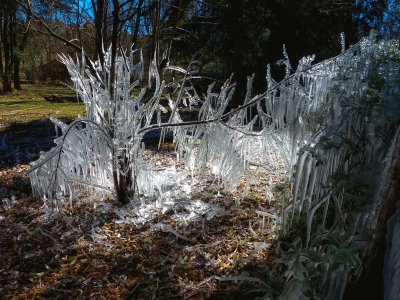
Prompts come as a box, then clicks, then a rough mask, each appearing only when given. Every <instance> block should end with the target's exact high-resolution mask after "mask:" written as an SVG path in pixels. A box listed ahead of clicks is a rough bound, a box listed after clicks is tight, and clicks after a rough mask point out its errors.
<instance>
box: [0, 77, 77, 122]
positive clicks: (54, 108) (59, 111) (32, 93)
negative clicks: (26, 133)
mask: <svg viewBox="0 0 400 300" xmlns="http://www.w3.org/2000/svg"><path fill="white" fill-rule="evenodd" d="M22 88H23V90H22V91H14V92H12V93H8V94H4V95H0V124H8V123H16V122H30V121H34V120H41V119H48V118H49V117H50V116H55V117H57V118H66V119H73V118H75V117H76V116H77V115H78V114H83V112H84V106H83V104H82V103H52V102H49V101H46V100H45V99H44V97H46V96H51V95H74V92H73V91H72V90H71V89H70V88H69V87H66V86H53V85H44V84H35V85H34V84H27V85H23V86H22Z"/></svg>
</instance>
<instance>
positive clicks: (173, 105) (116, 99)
mask: <svg viewBox="0 0 400 300" xmlns="http://www.w3.org/2000/svg"><path fill="white" fill-rule="evenodd" d="M135 56H139V63H135V62H134V58H135ZM61 60H62V61H63V62H64V63H65V65H66V66H67V68H68V71H69V73H70V75H71V79H72V81H73V83H74V89H75V90H76V92H77V93H78V95H79V96H80V97H81V98H82V99H83V102H84V104H85V107H86V113H85V115H84V116H83V117H79V118H78V119H76V120H75V121H74V122H72V123H71V124H70V125H67V124H64V123H63V122H62V121H60V120H57V119H55V118H52V121H53V123H54V124H55V126H56V128H57V127H58V128H60V129H61V131H62V136H61V137H59V138H57V139H56V140H55V144H56V146H55V147H54V148H53V149H51V150H50V151H49V152H47V153H43V154H42V155H41V157H40V158H39V159H38V160H37V161H36V162H34V163H33V164H32V167H31V169H30V171H29V173H30V178H31V182H32V188H33V191H34V194H35V195H39V196H41V197H43V199H44V201H45V206H46V207H51V208H59V201H63V199H65V197H66V196H67V197H69V198H70V199H72V197H74V196H75V195H79V193H80V192H82V191H87V192H90V193H96V192H100V193H101V194H104V192H106V194H111V195H113V196H115V197H116V198H117V199H118V200H119V201H121V202H123V203H125V202H128V201H130V200H131V199H133V198H134V196H135V195H138V194H142V195H145V196H162V195H161V193H163V188H162V186H163V185H164V184H168V182H170V181H171V179H170V178H167V179H165V178H163V176H158V175H155V172H156V170H155V168H154V166H153V164H152V162H151V160H150V159H146V158H145V156H144V146H143V138H144V135H145V134H146V133H147V132H150V131H153V130H160V129H161V130H162V131H161V140H162V139H163V137H164V135H165V134H166V133H167V132H168V131H170V132H172V134H173V137H174V140H175V142H176V144H177V150H178V153H179V157H180V158H182V159H184V160H187V161H188V162H189V163H188V167H189V169H190V170H191V172H192V174H193V175H195V174H196V173H197V172H199V171H200V170H203V169H204V168H206V167H209V166H211V167H212V168H211V169H212V172H213V173H214V174H215V175H217V176H218V177H219V178H221V179H224V180H225V181H226V182H227V183H228V184H229V185H230V186H234V184H236V183H237V181H238V180H239V178H240V176H241V174H243V172H244V168H245V165H246V159H247V157H248V152H249V149H247V150H246V149H245V148H246V147H243V145H247V148H249V145H248V142H247V140H246V139H244V138H243V134H242V133H236V132H234V133H231V130H229V127H227V126H230V125H232V126H236V125H237V124H236V123H238V122H239V123H241V122H242V121H241V120H236V119H235V118H234V117H232V118H229V120H228V121H227V122H226V124H225V125H224V123H223V122H222V119H221V118H222V116H223V115H224V113H225V110H226V107H227V105H228V102H229V99H230V98H231V96H232V94H233V91H234V88H233V85H230V86H227V87H224V88H223V89H222V90H221V92H220V93H215V92H213V90H215V89H213V87H212V86H210V88H209V89H208V91H207V94H206V95H205V96H204V99H201V98H200V97H199V96H198V94H197V92H196V91H195V89H194V88H193V86H192V84H191V83H190V80H191V79H192V78H193V77H194V76H192V75H191V73H190V72H189V71H185V70H183V69H181V68H177V67H173V66H168V67H167V68H166V70H162V73H163V72H166V71H168V69H170V70H174V71H178V72H181V73H183V74H182V77H181V78H179V79H177V80H176V81H174V82H169V83H167V82H166V81H165V80H162V78H161V75H162V74H160V72H161V71H160V70H159V69H158V67H157V66H156V65H155V62H154V61H153V63H152V64H151V65H150V68H149V78H150V79H154V80H149V84H153V86H147V87H143V82H144V70H143V58H142V54H141V53H139V55H138V53H133V52H132V53H126V52H123V53H122V52H120V53H119V55H117V58H116V61H115V76H112V74H111V65H112V61H111V55H110V53H107V55H106V56H105V64H104V66H102V65H100V63H99V62H95V63H94V64H93V63H91V62H90V63H91V64H92V65H93V66H94V72H93V70H90V71H89V68H88V67H87V66H86V62H85V60H84V59H82V60H81V61H80V60H79V59H76V61H74V60H73V59H72V58H71V57H68V56H62V57H61ZM92 69H93V68H92ZM111 80H113V82H111ZM166 87H169V88H171V87H172V88H173V89H175V91H174V92H173V93H172V95H173V96H174V99H171V96H170V94H167V93H165V92H164V91H165V89H166ZM169 91H170V90H169ZM150 93H151V94H150ZM162 98H164V99H165V98H166V99H167V101H168V106H166V105H164V106H163V105H162V104H161V103H160V102H161V101H160V100H161V99H162ZM180 105H184V106H188V107H192V106H200V108H199V109H200V112H199V116H198V120H196V121H193V122H183V121H182V118H181V116H180V112H179V106H180ZM164 114H165V117H163V115H164ZM165 119H166V121H165ZM242 123H243V122H242ZM229 124H230V125H229ZM250 126H251V124H250ZM244 130H247V129H246V128H244ZM221 146H222V147H223V149H224V151H217V150H221V149H220V148H221ZM194 161H197V162H198V163H196V164H195V163H193V162H194ZM164 180H167V182H164ZM172 181H173V180H172Z"/></svg>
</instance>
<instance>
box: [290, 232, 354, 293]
mask: <svg viewBox="0 0 400 300" xmlns="http://www.w3.org/2000/svg"><path fill="white" fill-rule="evenodd" d="M282 262H283V263H284V264H285V265H286V266H287V271H286V273H285V277H286V280H287V282H289V284H290V285H292V286H295V285H296V286H298V287H299V289H300V291H301V292H302V293H303V295H304V297H306V298H307V299H325V298H326V296H327V293H328V289H329V284H330V281H331V280H333V279H334V277H335V276H338V274H342V272H345V273H348V272H349V273H352V274H353V275H358V273H359V271H360V267H361V261H360V259H359V257H358V253H357V250H356V249H354V248H352V247H349V244H348V242H346V241H345V240H344V239H343V238H342V237H341V236H339V235H336V234H334V233H332V232H329V231H327V230H326V229H324V228H323V227H319V228H318V230H317V231H316V232H315V233H314V235H313V237H312V242H311V245H310V247H309V248H307V249H305V248H304V247H303V243H302V240H301V238H296V239H295V240H294V241H293V242H292V243H289V244H288V245H287V251H286V252H285V253H284V256H283V258H282ZM283 298H285V296H284V297H283Z"/></svg>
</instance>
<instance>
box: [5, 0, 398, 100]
mask: <svg viewBox="0 0 400 300" xmlns="http://www.w3.org/2000/svg"><path fill="white" fill-rule="evenodd" d="M399 10H400V4H398V3H397V2H396V1H394V0H387V1H372V0H364V1H361V0H339V1H337V0H324V1H316V0H307V1H295V0H279V1H278V0H273V1H264V0H241V1H237V0H207V1H206V0H200V1H198V0H196V1H193V0H163V1H161V0H132V1H126V0H90V1H89V0H86V1H82V0H69V1H65V0H53V1H45V0H3V1H1V3H0V31H1V35H0V58H1V59H0V76H1V78H2V85H3V91H9V90H11V88H12V84H11V83H12V81H14V87H15V88H20V83H19V82H20V79H19V74H20V73H21V72H23V73H25V74H26V75H27V77H28V78H29V77H32V78H31V79H37V78H34V77H35V74H37V73H38V72H37V70H38V68H39V66H40V65H43V64H45V63H48V62H50V61H52V60H53V59H55V58H57V55H58V54H59V53H60V52H64V53H65V52H68V53H69V54H72V53H73V52H75V51H77V52H81V51H82V49H85V53H86V54H87V56H88V58H91V59H92V60H96V59H98V58H100V61H103V57H102V56H103V55H104V52H105V49H108V48H109V47H111V49H113V52H112V53H116V52H117V51H118V49H120V48H121V47H123V48H126V47H129V46H130V45H131V44H134V47H135V48H138V49H139V48H140V49H143V51H144V53H145V58H146V60H147V61H149V60H150V59H151V58H152V57H153V56H154V55H156V60H157V63H158V64H159V65H160V70H161V69H162V67H163V66H162V64H165V63H166V62H167V61H173V62H174V63H175V64H176V63H178V64H187V63H188V62H189V61H190V60H191V59H192V57H193V56H194V55H195V57H196V62H195V64H194V67H195V68H196V69H198V70H199V72H200V73H201V74H203V75H207V76H211V77H213V78H216V79H220V80H225V79H226V78H229V76H230V75H231V74H232V73H233V74H234V76H233V81H236V82H238V86H237V92H236V95H237V97H236V99H235V101H236V103H237V104H238V103H239V102H240V99H241V96H242V95H243V93H244V86H245V81H246V76H248V75H251V74H252V73H256V84H255V89H260V90H261V89H263V88H265V86H264V77H265V69H266V66H267V64H269V63H270V64H271V69H272V72H273V73H274V75H275V76H276V77H278V78H279V77H280V76H282V75H283V73H282V70H281V69H282V68H280V67H279V66H278V65H277V64H276V63H275V62H277V61H278V60H279V59H281V58H282V45H283V44H285V45H286V49H287V52H288V55H289V58H290V59H291V63H292V66H293V67H295V65H296V63H297V61H298V60H299V59H300V58H301V57H302V56H304V55H307V54H311V53H314V52H315V54H316V55H317V60H323V59H324V58H327V57H330V56H332V55H333V54H335V53H338V51H339V49H340V43H339V42H338V41H339V35H340V32H344V33H345V34H346V41H347V43H348V44H351V43H353V42H355V41H356V40H357V39H358V38H359V36H360V35H364V34H365V33H367V32H368V31H369V30H370V29H371V28H375V29H377V30H378V31H379V32H380V33H381V34H382V35H385V36H387V37H391V38H393V37H398V36H399V32H400V29H399V24H400V20H399V17H398V15H400V14H397V12H399ZM114 55H115V54H114ZM20 68H21V70H20Z"/></svg>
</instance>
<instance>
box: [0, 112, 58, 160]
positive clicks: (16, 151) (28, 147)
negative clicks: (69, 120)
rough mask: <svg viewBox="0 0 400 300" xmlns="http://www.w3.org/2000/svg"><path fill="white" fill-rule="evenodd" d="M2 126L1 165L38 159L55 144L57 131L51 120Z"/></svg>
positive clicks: (0, 135) (0, 134) (0, 131)
mask: <svg viewBox="0 0 400 300" xmlns="http://www.w3.org/2000/svg"><path fill="white" fill-rule="evenodd" d="M0 126H1V127H0V167H4V166H13V165H17V164H21V163H28V162H30V161H32V160H36V159H37V158H38V157H39V156H40V152H41V151H48V150H49V149H50V148H51V147H52V146H53V145H54V143H53V141H54V138H55V135H56V132H55V129H54V125H53V124H52V123H51V121H50V120H40V121H32V122H27V123H13V124H5V125H0Z"/></svg>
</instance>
